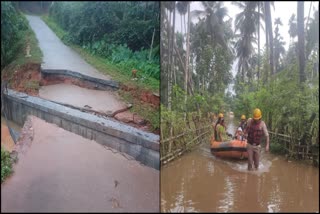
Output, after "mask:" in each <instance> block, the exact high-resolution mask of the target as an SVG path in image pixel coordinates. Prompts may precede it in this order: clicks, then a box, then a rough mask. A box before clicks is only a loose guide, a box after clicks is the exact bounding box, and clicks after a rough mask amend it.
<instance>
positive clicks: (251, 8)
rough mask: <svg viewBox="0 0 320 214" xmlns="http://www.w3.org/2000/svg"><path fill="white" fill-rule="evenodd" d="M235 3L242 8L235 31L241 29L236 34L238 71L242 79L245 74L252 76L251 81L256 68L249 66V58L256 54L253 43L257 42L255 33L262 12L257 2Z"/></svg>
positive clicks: (237, 17) (236, 20)
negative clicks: (258, 8)
mask: <svg viewBox="0 0 320 214" xmlns="http://www.w3.org/2000/svg"><path fill="white" fill-rule="evenodd" d="M234 4H235V5H237V6H238V7H239V8H240V9H242V11H241V12H240V13H239V14H237V15H236V19H235V32H238V31H240V34H237V35H236V36H237V38H238V40H237V42H236V44H235V48H236V52H237V57H238V59H239V61H238V72H239V73H241V78H242V81H245V76H247V77H250V78H249V81H251V77H252V76H253V75H252V72H253V70H254V68H252V67H251V66H249V64H250V63H249V60H250V58H252V56H253V55H254V48H253V43H256V38H255V37H254V34H255V33H256V32H257V29H258V28H259V27H260V24H259V22H260V18H261V17H262V14H260V13H259V12H257V11H256V10H255V9H256V7H259V5H258V3H257V2H235V3H234ZM258 38H259V35H258ZM258 45H259V44H258ZM258 47H260V46H258Z"/></svg>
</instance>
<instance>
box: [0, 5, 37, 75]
mask: <svg viewBox="0 0 320 214" xmlns="http://www.w3.org/2000/svg"><path fill="white" fill-rule="evenodd" d="M2 6H3V7H2ZM1 11H2V13H1V20H2V21H1V47H2V48H1V51H3V52H1V75H6V76H7V77H8V79H11V77H12V75H13V71H15V70H17V69H18V68H19V67H20V66H22V65H24V64H27V63H41V61H42V56H43V55H42V52H41V50H40V48H39V46H38V41H37V38H36V36H35V34H34V32H33V31H32V29H31V28H30V26H29V24H28V21H27V19H26V17H25V16H24V15H23V14H21V13H20V12H19V11H17V10H16V9H15V8H14V7H13V6H12V5H11V3H10V2H1ZM6 14H7V15H6ZM9 32H12V35H16V36H11V35H10V34H9ZM27 44H29V46H30V55H31V56H30V57H26V47H27Z"/></svg>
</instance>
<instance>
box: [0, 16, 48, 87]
mask: <svg viewBox="0 0 320 214" xmlns="http://www.w3.org/2000/svg"><path fill="white" fill-rule="evenodd" d="M23 18H24V19H26V17H25V16H23ZM26 22H27V23H28V28H27V30H25V31H23V32H21V33H22V34H23V35H24V36H23V38H22V39H21V40H20V41H19V43H20V44H21V45H20V47H21V48H20V51H19V52H18V54H17V55H16V57H15V59H14V60H13V61H12V62H11V63H10V64H9V65H7V66H6V67H5V68H4V69H3V70H2V71H1V77H2V75H6V79H8V80H9V84H10V82H11V81H12V77H13V74H14V71H15V70H17V69H19V67H21V66H22V65H25V64H27V63H38V64H40V63H41V62H42V57H43V54H42V52H41V49H40V48H39V45H38V40H37V38H36V35H35V34H34V32H33V31H32V29H31V28H30V26H29V22H28V21H27V20H26ZM28 41H29V43H30V55H31V56H30V57H26V46H27V43H28Z"/></svg>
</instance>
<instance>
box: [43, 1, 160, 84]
mask: <svg viewBox="0 0 320 214" xmlns="http://www.w3.org/2000/svg"><path fill="white" fill-rule="evenodd" d="M159 10H160V9H159V2H148V1H147V2H54V3H53V4H52V5H51V7H50V8H49V16H50V18H52V19H53V20H54V21H55V22H56V23H57V24H58V25H59V26H60V27H61V28H62V29H63V30H65V31H66V32H67V33H68V34H67V35H66V36H65V38H64V40H65V41H66V42H71V43H73V44H76V45H79V46H81V47H82V48H84V49H87V50H89V51H90V52H91V53H92V54H97V55H99V56H102V57H104V58H106V59H107V60H109V61H111V62H112V63H114V64H118V65H120V66H121V67H122V68H123V69H126V70H128V72H131V70H132V69H133V68H135V69H138V70H140V71H141V72H142V73H143V75H144V76H145V77H152V78H154V79H157V80H160V66H159V60H160V59H159V55H160V51H159V42H160V38H159V28H160V24H159V17H160V16H159ZM152 39H153V42H152ZM151 43H153V44H152V49H151Z"/></svg>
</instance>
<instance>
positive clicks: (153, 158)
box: [146, 150, 160, 169]
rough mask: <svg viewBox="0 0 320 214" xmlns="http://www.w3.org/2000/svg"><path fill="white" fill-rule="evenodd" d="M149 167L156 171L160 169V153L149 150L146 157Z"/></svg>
mask: <svg viewBox="0 0 320 214" xmlns="http://www.w3.org/2000/svg"><path fill="white" fill-rule="evenodd" d="M146 159H147V160H146V162H147V164H146V165H147V166H151V167H153V168H155V169H160V153H159V152H155V151H153V150H149V151H148V154H147V155H146Z"/></svg>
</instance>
